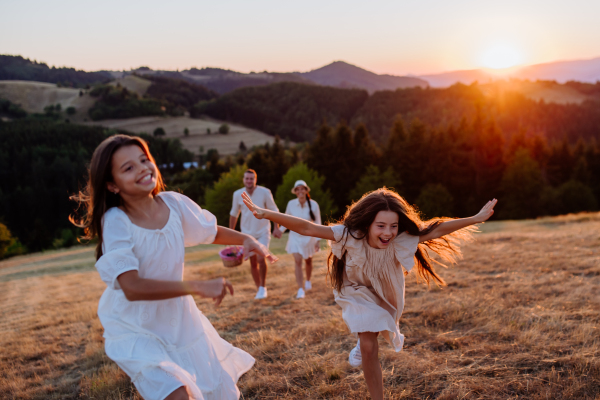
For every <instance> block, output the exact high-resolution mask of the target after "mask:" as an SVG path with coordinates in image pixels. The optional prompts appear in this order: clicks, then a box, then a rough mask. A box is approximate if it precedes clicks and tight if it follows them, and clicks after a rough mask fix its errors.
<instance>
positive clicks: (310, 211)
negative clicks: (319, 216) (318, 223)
mask: <svg viewBox="0 0 600 400" xmlns="http://www.w3.org/2000/svg"><path fill="white" fill-rule="evenodd" d="M306 201H307V202H308V213H309V214H310V219H312V220H313V221H314V220H315V219H316V218H315V214H314V213H313V210H312V206H311V205H310V194H308V191H306Z"/></svg>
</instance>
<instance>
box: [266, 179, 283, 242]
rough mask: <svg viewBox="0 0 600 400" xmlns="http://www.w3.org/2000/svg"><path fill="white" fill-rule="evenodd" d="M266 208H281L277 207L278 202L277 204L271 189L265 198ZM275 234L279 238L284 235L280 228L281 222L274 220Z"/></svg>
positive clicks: (275, 209) (277, 210)
mask: <svg viewBox="0 0 600 400" xmlns="http://www.w3.org/2000/svg"><path fill="white" fill-rule="evenodd" d="M267 190H268V189H267ZM265 208H266V209H268V210H271V211H275V212H279V208H278V207H277V204H275V200H274V199H273V193H271V191H270V190H269V195H268V196H267V199H266V200H265ZM273 236H275V237H276V238H277V239H280V238H281V236H283V232H281V230H280V229H279V224H278V223H277V222H275V221H273Z"/></svg>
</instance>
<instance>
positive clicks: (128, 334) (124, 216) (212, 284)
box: [72, 135, 273, 400]
mask: <svg viewBox="0 0 600 400" xmlns="http://www.w3.org/2000/svg"><path fill="white" fill-rule="evenodd" d="M162 188H163V184H162V179H161V176H160V172H159V171H158V169H157V168H156V165H155V163H154V159H153V158H152V156H151V155H150V152H149V150H148V147H147V145H146V143H145V142H144V141H143V140H141V139H140V138H137V137H130V136H125V135H116V136H112V137H110V138H108V139H106V140H105V141H103V142H102V143H101V144H100V145H99V146H98V148H97V149H96V151H95V152H94V154H93V156H92V161H91V164H90V177H89V182H88V186H87V188H86V191H85V192H84V193H79V195H77V196H74V199H76V200H78V201H80V202H81V203H82V204H83V205H84V206H85V207H86V208H87V215H86V216H85V217H84V218H83V219H82V220H80V221H78V222H77V225H78V226H80V227H82V228H84V229H85V233H86V238H87V239H91V238H94V237H98V245H97V247H96V258H97V262H96V268H97V270H98V272H99V274H100V278H101V279H102V280H103V281H104V282H105V283H106V286H107V288H106V290H105V291H104V294H103V295H102V297H101V298H100V303H99V305H98V316H99V318H100V322H101V323H102V326H103V328H104V340H105V350H106V354H107V356H108V357H109V358H110V359H112V360H113V361H115V362H116V363H117V365H118V366H119V367H120V368H121V369H123V371H125V373H127V375H129V377H130V378H131V380H132V382H133V383H134V384H135V386H136V388H137V390H138V391H139V393H140V395H141V396H142V397H143V398H144V399H145V400H152V399H156V400H162V399H168V400H179V399H183V400H187V399H195V400H235V399H238V398H239V396H240V392H239V390H238V388H237V381H238V379H239V377H240V376H241V375H242V374H244V373H245V372H246V371H248V370H249V369H250V368H251V367H252V365H253V364H254V358H252V356H251V355H250V354H248V353H246V352H245V351H243V350H241V349H238V348H236V347H233V346H232V345H231V344H229V343H228V342H226V341H225V340H223V339H222V338H221V337H220V336H219V334H218V333H217V331H216V330H215V328H213V326H212V325H211V323H210V321H209V320H208V319H207V318H206V317H205V316H204V314H202V312H201V311H200V310H199V309H198V307H197V306H196V303H195V301H194V298H193V297H192V295H199V296H201V297H209V298H213V299H214V300H215V302H216V305H218V304H219V303H220V302H221V300H222V299H223V297H224V296H225V295H226V293H227V292H229V293H231V294H233V287H232V286H231V284H230V283H229V282H228V281H227V280H225V279H224V278H217V279H212V280H209V281H184V280H183V267H184V255H185V247H187V246H195V245H198V244H202V243H216V244H243V245H244V250H245V252H246V253H245V254H248V252H249V251H254V252H257V253H259V254H261V255H263V256H265V257H267V258H270V259H272V260H273V258H272V257H271V256H270V254H269V253H268V251H267V250H266V248H265V247H264V246H262V245H260V244H259V243H258V242H257V241H256V240H255V239H253V238H251V237H249V236H248V235H244V234H242V233H239V232H236V231H232V230H230V229H227V228H224V227H221V226H217V221H216V218H215V216H214V215H212V214H211V213H210V212H208V211H206V210H203V209H201V208H200V207H199V206H198V205H197V204H196V203H194V202H193V201H191V200H190V199H189V198H187V197H186V196H184V195H182V194H179V193H174V192H161V190H162ZM72 220H73V221H74V219H72ZM74 222H75V221H74Z"/></svg>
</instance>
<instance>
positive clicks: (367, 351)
mask: <svg viewBox="0 0 600 400" xmlns="http://www.w3.org/2000/svg"><path fill="white" fill-rule="evenodd" d="M378 335H379V332H362V333H359V334H358V336H359V338H360V354H361V355H362V367H363V372H364V374H365V381H366V383H367V388H368V389H369V394H370V395H371V399H372V400H383V376H382V373H381V364H380V363H379V344H378V343H377V336H378Z"/></svg>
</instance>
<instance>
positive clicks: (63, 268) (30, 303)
mask: <svg viewBox="0 0 600 400" xmlns="http://www.w3.org/2000/svg"><path fill="white" fill-rule="evenodd" d="M272 243H273V244H272V248H273V250H274V252H276V253H278V254H281V259H280V261H279V262H278V263H276V264H274V265H272V266H271V267H270V272H269V276H268V288H269V297H268V298H267V299H266V300H263V301H254V300H253V297H254V293H255V288H254V284H253V283H252V279H251V277H250V273H249V268H248V264H247V263H246V264H244V266H242V267H239V268H236V269H225V268H223V267H222V265H221V264H220V261H219V259H218V257H217V254H216V253H217V249H218V248H219V247H220V246H212V245H211V246H198V247H194V248H189V249H187V254H186V267H187V269H186V278H187V279H207V278H212V277H216V276H220V275H223V276H226V277H227V278H228V279H230V280H231V281H232V282H233V284H234V287H235V289H236V293H235V296H233V297H227V298H226V299H225V300H224V302H223V304H222V306H221V307H220V308H219V309H217V310H215V309H214V307H213V306H212V304H211V301H209V300H206V299H197V303H198V306H199V308H200V309H201V310H203V312H204V313H205V314H206V315H207V317H208V318H209V319H210V320H211V321H212V323H213V324H214V325H215V327H216V328H217V330H218V331H219V332H220V333H221V335H222V336H223V337H224V338H225V339H226V340H228V341H230V342H232V343H233V344H234V345H236V346H238V347H241V348H243V349H244V350H246V351H248V352H249V353H250V354H252V355H253V356H254V357H255V358H256V360H257V362H256V365H255V366H254V368H253V369H252V370H251V371H250V372H248V373H247V374H246V375H244V376H243V377H242V378H241V380H240V382H239V387H240V389H241V391H242V394H243V398H244V399H278V398H281V399H365V398H368V394H367V391H366V387H365V385H364V380H363V377H362V371H361V370H360V369H354V368H351V367H350V366H349V364H348V363H347V356H348V352H349V350H350V349H351V348H352V347H353V346H354V344H355V342H354V339H353V338H352V337H351V336H350V335H349V334H348V333H347V329H346V327H345V325H344V322H343V321H342V318H341V309H340V308H339V307H338V306H337V305H336V304H335V302H334V301H333V295H332V293H331V290H330V289H328V288H327V285H326V282H325V261H324V260H325V257H326V252H325V251H322V252H321V253H320V254H319V255H318V256H317V257H316V262H315V272H314V277H313V285H314V288H313V290H312V291H309V292H308V295H307V297H306V298H305V299H304V300H296V299H295V298H294V296H295V292H296V287H295V280H294V274H293V260H292V258H291V256H289V255H284V254H283V248H284V246H285V239H283V240H279V241H278V240H277V239H273V241H272ZM464 253H465V257H464V259H463V260H462V261H461V262H460V263H459V264H458V265H457V266H454V267H451V268H450V269H447V270H442V271H441V273H442V275H443V277H444V278H445V279H446V281H447V283H448V286H447V287H444V288H442V289H439V288H436V287H430V288H427V287H426V286H424V285H422V284H418V283H416V282H415V280H414V277H412V276H411V277H409V279H408V280H407V291H406V309H405V311H404V315H403V318H402V320H401V322H400V324H401V330H402V332H403V333H404V334H405V336H406V342H405V348H404V350H403V351H402V352H400V353H395V352H394V351H393V350H392V349H391V348H390V347H389V345H387V343H385V342H384V341H381V342H380V349H381V353H380V359H381V361H382V365H383V370H384V380H385V388H386V398H388V399H517V398H519V399H600V214H599V213H589V214H578V215H570V216H563V217H555V218H544V219H538V220H534V221H519V222H513V221H504V222H490V223H487V224H485V225H483V226H482V233H480V234H478V235H477V241H476V242H474V243H472V244H468V245H466V246H465V247H464ZM104 287H105V285H104V283H103V282H102V281H101V280H100V278H99V276H98V274H97V272H95V270H94V259H93V255H92V249H91V248H90V247H76V248H72V249H68V250H62V251H54V252H45V253H38V254H33V255H28V256H21V257H17V258H13V259H9V260H5V261H3V262H0V348H1V349H2V351H1V352H0V357H1V362H0V398H2V399H92V398H93V399H139V396H138V395H137V392H136V391H135V388H134V387H133V386H132V384H131V382H130V381H129V378H128V377H127V376H126V375H125V374H124V373H123V372H122V371H120V370H119V369H118V368H117V366H116V365H115V364H114V363H112V362H111V361H110V360H109V359H108V358H107V357H106V356H105V354H104V350H103V341H102V327H101V326H100V323H99V321H98V319H97V316H96V307H97V304H98V299H99V297H100V295H101V293H102V291H103V290H104Z"/></svg>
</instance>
